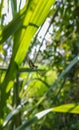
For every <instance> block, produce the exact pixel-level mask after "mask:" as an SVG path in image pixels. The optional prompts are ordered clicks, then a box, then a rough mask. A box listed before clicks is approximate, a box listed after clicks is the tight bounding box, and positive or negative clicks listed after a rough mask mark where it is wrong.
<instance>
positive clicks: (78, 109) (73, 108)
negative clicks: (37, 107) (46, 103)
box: [16, 103, 79, 130]
mask: <svg viewBox="0 0 79 130" xmlns="http://www.w3.org/2000/svg"><path fill="white" fill-rule="evenodd" d="M49 112H61V113H73V114H79V104H75V103H72V104H65V105H61V106H58V107H53V108H50V109H46V110H44V111H42V112H39V113H37V114H36V115H35V116H34V117H33V118H31V119H29V120H26V121H25V122H24V124H22V125H21V126H20V127H18V128H17V129H16V130H22V129H24V128H26V127H28V126H30V125H32V123H34V122H36V121H38V120H39V119H41V118H42V117H44V116H45V115H47V114H48V113H49Z"/></svg>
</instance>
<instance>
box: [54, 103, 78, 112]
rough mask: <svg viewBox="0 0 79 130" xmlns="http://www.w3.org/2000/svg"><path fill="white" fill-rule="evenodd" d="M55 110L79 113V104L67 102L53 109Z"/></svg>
mask: <svg viewBox="0 0 79 130" xmlns="http://www.w3.org/2000/svg"><path fill="white" fill-rule="evenodd" d="M52 111H53V112H62V113H73V114H79V104H75V103H72V104H65V105H61V106H58V107H55V108H53V109H52Z"/></svg>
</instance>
